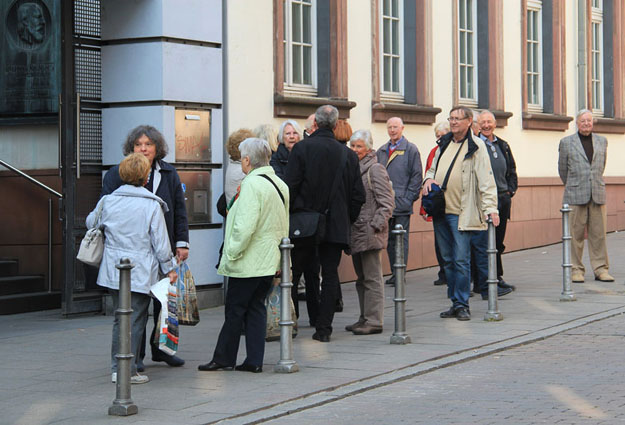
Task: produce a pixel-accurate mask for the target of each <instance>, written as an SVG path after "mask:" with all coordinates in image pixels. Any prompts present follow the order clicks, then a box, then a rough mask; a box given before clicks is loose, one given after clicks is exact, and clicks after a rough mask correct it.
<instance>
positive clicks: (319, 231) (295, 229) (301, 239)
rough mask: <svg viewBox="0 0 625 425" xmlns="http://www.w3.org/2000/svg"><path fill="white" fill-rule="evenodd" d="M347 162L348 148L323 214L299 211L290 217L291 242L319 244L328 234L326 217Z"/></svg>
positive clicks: (345, 150)
mask: <svg viewBox="0 0 625 425" xmlns="http://www.w3.org/2000/svg"><path fill="white" fill-rule="evenodd" d="M346 162H347V148H344V149H343V150H342V151H341V162H340V165H339V168H338V170H337V172H336V176H335V177H334V182H333V183H332V190H331V191H330V196H329V197H328V204H327V206H326V208H325V210H324V212H323V213H320V212H317V211H297V212H293V213H291V214H290V215H289V238H290V239H291V241H294V242H297V243H300V244H304V243H310V244H313V243H314V244H318V243H319V242H321V240H322V239H323V237H324V236H325V234H326V216H327V215H328V211H329V209H330V205H332V200H333V199H334V195H335V194H336V190H337V188H338V184H339V181H340V180H341V178H342V176H343V169H344V168H345V163H346Z"/></svg>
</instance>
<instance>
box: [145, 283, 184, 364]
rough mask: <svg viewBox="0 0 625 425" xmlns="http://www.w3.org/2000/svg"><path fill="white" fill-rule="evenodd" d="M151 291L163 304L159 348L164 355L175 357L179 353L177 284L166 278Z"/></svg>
mask: <svg viewBox="0 0 625 425" xmlns="http://www.w3.org/2000/svg"><path fill="white" fill-rule="evenodd" d="M151 291H152V294H154V296H155V297H156V299H157V300H158V302H160V303H161V313H160V315H159V321H158V323H159V328H158V329H159V332H158V334H157V335H156V338H158V348H159V350H161V351H162V352H163V353H166V354H169V355H170V356H173V355H175V354H176V351H178V341H179V332H178V314H177V298H178V297H177V289H176V284H175V283H174V284H172V283H170V282H169V278H168V277H166V278H165V279H162V280H160V281H158V282H157V283H156V284H155V285H154V286H152V288H151Z"/></svg>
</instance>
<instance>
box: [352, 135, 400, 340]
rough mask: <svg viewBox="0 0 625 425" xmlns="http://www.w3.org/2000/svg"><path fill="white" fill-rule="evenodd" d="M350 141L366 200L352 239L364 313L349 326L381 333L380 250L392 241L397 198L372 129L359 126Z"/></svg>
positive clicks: (357, 332)
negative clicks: (391, 222)
mask: <svg viewBox="0 0 625 425" xmlns="http://www.w3.org/2000/svg"><path fill="white" fill-rule="evenodd" d="M349 144H350V147H351V149H352V150H353V151H354V152H356V155H358V159H359V161H360V175H361V177H362V184H363V185H364V187H365V193H366V202H365V204H364V205H363V206H362V208H361V209H360V215H359V216H358V219H357V220H356V221H355V222H354V224H352V229H351V230H352V232H351V243H350V248H351V253H352V262H353V263H354V270H355V271H356V276H357V279H356V291H357V292H358V301H359V304H360V316H359V317H358V320H357V321H356V323H354V324H353V325H349V326H346V327H345V329H346V330H347V331H351V332H353V333H354V334H355V335H368V334H376V333H381V332H382V326H383V325H384V281H383V279H382V262H381V257H380V254H381V252H382V250H383V249H385V248H386V245H387V242H388V221H389V219H390V218H391V215H392V214H393V209H394V208H395V198H394V195H393V188H392V185H391V180H390V179H389V177H388V173H387V172H386V168H385V167H384V166H383V165H382V164H379V163H378V161H377V156H376V153H375V150H374V149H373V140H372V139H371V133H370V132H369V131H368V130H358V131H356V132H354V133H353V134H352V136H351V138H350V140H349Z"/></svg>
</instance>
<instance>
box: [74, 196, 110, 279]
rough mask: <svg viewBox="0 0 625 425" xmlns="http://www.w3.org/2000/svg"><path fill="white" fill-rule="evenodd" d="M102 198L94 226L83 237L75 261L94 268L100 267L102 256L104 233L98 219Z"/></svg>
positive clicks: (100, 213)
mask: <svg viewBox="0 0 625 425" xmlns="http://www.w3.org/2000/svg"><path fill="white" fill-rule="evenodd" d="M103 205H104V198H102V200H101V201H100V207H99V208H98V212H97V213H96V217H95V224H94V226H93V228H92V229H89V230H87V233H85V237H84V238H82V242H80V249H79V250H78V255H77V256H76V259H78V260H79V261H81V262H83V263H85V264H88V265H90V266H94V267H100V263H101V262H102V254H103V253H104V233H102V230H101V229H100V219H101V218H102V206H103Z"/></svg>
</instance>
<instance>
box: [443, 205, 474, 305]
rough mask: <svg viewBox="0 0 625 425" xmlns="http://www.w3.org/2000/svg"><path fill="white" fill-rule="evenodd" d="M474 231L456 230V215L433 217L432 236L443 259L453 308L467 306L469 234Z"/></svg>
mask: <svg viewBox="0 0 625 425" xmlns="http://www.w3.org/2000/svg"><path fill="white" fill-rule="evenodd" d="M474 233H476V232H473V231H467V232H464V231H460V230H458V216H457V215H456V214H445V216H444V217H440V218H435V219H434V237H435V238H436V242H437V243H438V247H439V249H440V252H441V257H442V259H443V268H444V269H445V276H446V277H447V295H448V297H449V298H450V299H451V302H452V303H453V306H454V308H460V307H466V308H469V291H470V290H471V236H473V234H474Z"/></svg>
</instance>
